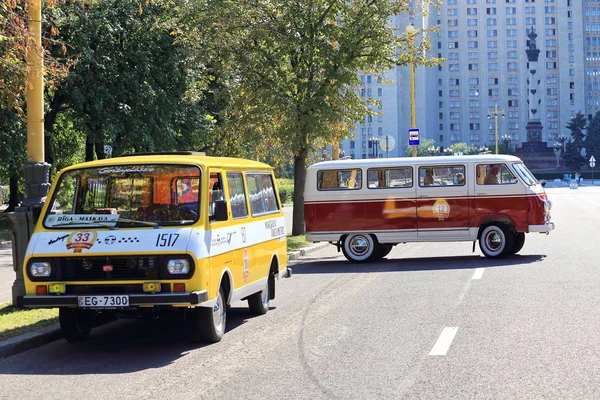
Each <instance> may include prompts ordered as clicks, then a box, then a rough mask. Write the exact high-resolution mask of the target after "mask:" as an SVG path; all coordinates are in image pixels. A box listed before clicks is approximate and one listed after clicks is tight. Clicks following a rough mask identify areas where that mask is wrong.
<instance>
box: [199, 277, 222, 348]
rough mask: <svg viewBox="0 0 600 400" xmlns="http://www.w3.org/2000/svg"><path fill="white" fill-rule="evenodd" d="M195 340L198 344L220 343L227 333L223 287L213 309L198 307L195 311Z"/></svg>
mask: <svg viewBox="0 0 600 400" xmlns="http://www.w3.org/2000/svg"><path fill="white" fill-rule="evenodd" d="M192 311H193V314H192V315H193V318H192V323H193V324H194V326H193V328H194V339H195V340H196V341H198V342H208V343H217V342H220V341H221V339H222V338H223V334H224V333H225V322H226V321H227V305H226V304H225V293H224V291H223V287H222V286H221V288H220V289H219V293H218V294H217V302H216V303H215V304H214V306H212V307H210V308H209V307H197V308H194V309H193V310H192Z"/></svg>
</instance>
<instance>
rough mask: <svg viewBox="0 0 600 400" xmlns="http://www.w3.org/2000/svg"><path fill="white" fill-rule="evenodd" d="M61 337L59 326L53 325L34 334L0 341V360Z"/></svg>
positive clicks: (29, 333) (25, 334) (30, 333)
mask: <svg viewBox="0 0 600 400" xmlns="http://www.w3.org/2000/svg"><path fill="white" fill-rule="evenodd" d="M62 337H63V336H62V334H61V332H60V327H59V325H58V324H54V325H51V326H47V327H45V328H42V329H40V330H37V331H35V332H28V333H24V334H22V335H20V336H15V337H14V338H10V339H7V340H3V341H0V359H1V358H5V357H9V356H12V355H15V354H18V353H21V352H23V351H26V350H30V349H33V348H35V347H39V346H42V345H44V344H46V343H50V342H53V341H55V340H58V339H61V338H62Z"/></svg>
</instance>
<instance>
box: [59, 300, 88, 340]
mask: <svg viewBox="0 0 600 400" xmlns="http://www.w3.org/2000/svg"><path fill="white" fill-rule="evenodd" d="M58 322H59V324H60V330H61V332H62V334H63V336H64V337H65V339H67V342H69V343H77V342H83V341H85V340H87V338H88V337H89V336H90V332H91V331H92V327H93V325H94V312H93V311H92V310H78V309H75V308H60V309H59V311H58Z"/></svg>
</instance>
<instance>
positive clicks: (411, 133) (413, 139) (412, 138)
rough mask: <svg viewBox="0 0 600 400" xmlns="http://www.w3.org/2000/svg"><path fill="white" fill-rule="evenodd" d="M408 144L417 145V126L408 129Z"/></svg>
mask: <svg viewBox="0 0 600 400" xmlns="http://www.w3.org/2000/svg"><path fill="white" fill-rule="evenodd" d="M408 145H409V146H418V145H419V128H413V129H409V130H408Z"/></svg>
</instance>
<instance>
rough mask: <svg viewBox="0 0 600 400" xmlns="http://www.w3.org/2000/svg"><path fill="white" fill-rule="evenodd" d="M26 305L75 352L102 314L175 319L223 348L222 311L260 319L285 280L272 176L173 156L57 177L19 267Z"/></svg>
mask: <svg viewBox="0 0 600 400" xmlns="http://www.w3.org/2000/svg"><path fill="white" fill-rule="evenodd" d="M23 269H24V274H23V275H24V280H25V289H26V294H25V295H24V296H22V297H20V298H19V299H18V303H19V304H20V305H21V306H24V307H44V308H49V307H52V308H53V307H58V308H59V320H60V327H61V330H62V332H63V334H64V336H65V338H66V339H67V340H68V341H70V342H77V341H81V340H85V339H86V338H87V337H88V335H89V334H90V331H91V329H92V327H93V326H94V325H95V321H97V320H99V319H100V317H102V316H107V315H108V316H109V317H112V316H139V315H140V314H141V315H147V316H152V317H156V316H158V315H160V314H161V313H163V312H173V311H175V312H179V313H181V314H182V316H183V317H184V318H185V319H186V321H187V323H188V324H189V325H191V327H192V331H193V333H194V337H195V338H197V339H198V340H202V341H208V342H217V341H219V340H221V338H222V336H223V333H224V332H225V322H226V315H227V314H226V313H227V307H228V306H229V305H230V304H232V303H233V302H235V301H238V300H247V301H248V305H249V308H250V310H251V311H252V312H253V313H255V314H264V313H266V312H267V310H268V309H269V301H270V300H272V299H274V298H275V281H276V280H277V279H278V278H281V277H289V276H290V275H291V270H290V269H289V268H287V253H286V228H285V223H284V216H283V207H282V205H281V202H280V199H279V195H278V191H277V185H276V181H275V177H274V175H273V169H272V168H271V167H270V166H268V165H266V164H263V163H260V162H256V161H250V160H242V159H236V158H223V157H207V156H205V155H204V154H203V153H194V152H175V153H155V154H144V155H132V156H124V157H117V158H112V159H106V160H98V161H93V162H87V163H83V164H78V165H74V166H71V167H68V168H65V169H64V170H62V171H60V172H59V174H58V176H57V178H56V179H55V181H54V183H53V185H52V187H51V189H50V193H49V196H48V200H47V201H46V203H45V205H44V207H43V209H42V213H41V216H40V218H39V220H38V221H37V224H36V227H35V230H34V234H33V235H32V237H31V240H30V242H29V245H28V248H27V252H26V255H25V260H24V265H23Z"/></svg>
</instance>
